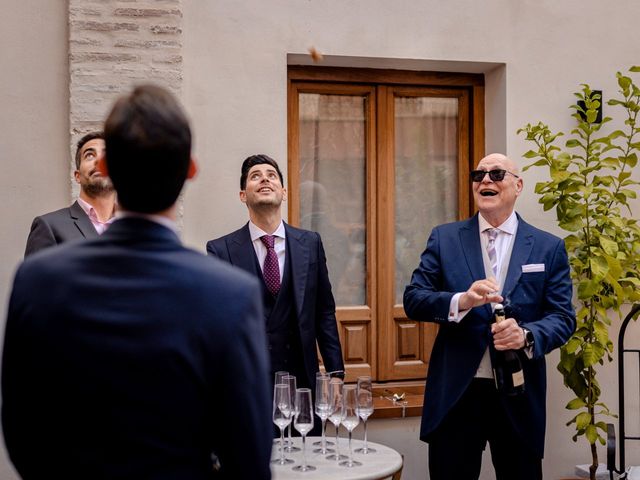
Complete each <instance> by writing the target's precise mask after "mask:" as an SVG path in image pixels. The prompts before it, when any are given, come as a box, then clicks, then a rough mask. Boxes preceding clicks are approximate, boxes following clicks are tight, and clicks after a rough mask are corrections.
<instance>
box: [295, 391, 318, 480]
mask: <svg viewBox="0 0 640 480" xmlns="http://www.w3.org/2000/svg"><path fill="white" fill-rule="evenodd" d="M293 426H294V427H295V428H296V430H297V431H298V432H300V435H301V436H302V465H296V466H295V467H293V470H295V471H296V472H308V471H311V470H315V469H316V467H314V466H313V465H307V455H306V454H307V449H306V443H305V440H306V438H307V433H309V432H310V431H311V429H312V428H313V404H312V403H311V390H310V389H308V388H298V389H297V390H296V417H295V419H294V421H293Z"/></svg>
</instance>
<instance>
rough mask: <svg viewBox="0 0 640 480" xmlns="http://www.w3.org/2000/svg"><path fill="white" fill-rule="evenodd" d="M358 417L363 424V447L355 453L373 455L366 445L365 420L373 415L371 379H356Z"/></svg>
mask: <svg viewBox="0 0 640 480" xmlns="http://www.w3.org/2000/svg"><path fill="white" fill-rule="evenodd" d="M357 396H358V416H359V417H360V418H361V419H362V423H363V424H364V446H363V447H362V448H357V449H356V453H362V454H365V455H366V454H367V453H375V452H376V451H375V449H373V448H369V446H368V445H367V418H369V416H371V414H372V413H373V386H372V385H371V377H369V376H362V377H358V388H357Z"/></svg>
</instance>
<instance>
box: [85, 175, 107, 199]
mask: <svg viewBox="0 0 640 480" xmlns="http://www.w3.org/2000/svg"><path fill="white" fill-rule="evenodd" d="M81 188H82V191H83V192H84V193H86V194H87V195H88V196H89V197H91V198H96V197H102V196H106V195H110V194H111V193H113V191H114V189H113V183H111V180H109V179H108V178H100V179H98V180H96V181H90V182H89V183H86V184H84V185H82V187H81Z"/></svg>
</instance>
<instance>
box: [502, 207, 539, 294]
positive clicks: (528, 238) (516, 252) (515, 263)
mask: <svg viewBox="0 0 640 480" xmlns="http://www.w3.org/2000/svg"><path fill="white" fill-rule="evenodd" d="M533 244H534V239H533V234H532V232H531V229H530V228H529V224H528V223H526V222H525V221H524V220H522V218H520V216H519V215H518V231H517V232H516V238H515V240H514V244H513V250H512V252H511V259H510V260H509V270H508V271H507V278H506V279H505V281H504V288H503V289H502V296H503V297H504V298H508V297H509V296H510V295H511V291H512V290H513V289H514V287H515V286H516V284H517V283H518V280H520V276H521V275H522V265H525V264H526V263H527V260H528V259H529V256H530V255H531V251H532V250H533Z"/></svg>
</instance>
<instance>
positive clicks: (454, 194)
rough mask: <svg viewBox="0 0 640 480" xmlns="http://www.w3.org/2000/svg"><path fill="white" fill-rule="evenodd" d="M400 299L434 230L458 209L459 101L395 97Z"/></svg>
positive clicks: (399, 300)
mask: <svg viewBox="0 0 640 480" xmlns="http://www.w3.org/2000/svg"><path fill="white" fill-rule="evenodd" d="M394 122H395V172H396V173H395V177H396V178H395V192H396V196H395V234H396V245H395V250H396V274H395V277H396V278H395V303H396V304H402V295H403V293H404V288H405V286H406V285H407V283H409V280H410V278H411V273H412V272H413V269H414V268H415V267H416V265H417V263H418V260H419V258H420V254H421V253H422V251H423V250H424V248H425V246H426V239H427V237H428V236H429V234H430V233H431V229H432V228H433V227H435V226H436V225H439V224H441V223H445V222H453V221H455V220H456V218H457V213H458V162H457V158H458V99H457V98H434V97H396V98H395V115H394Z"/></svg>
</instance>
